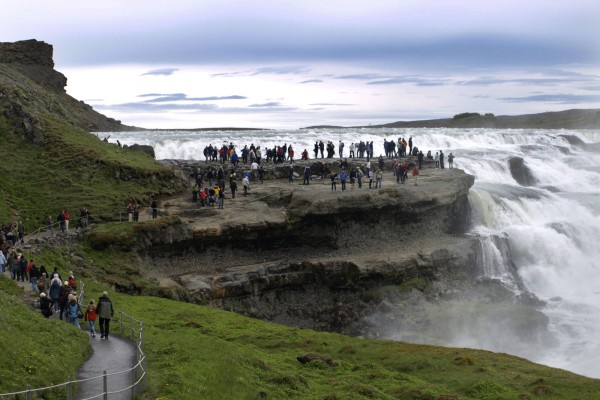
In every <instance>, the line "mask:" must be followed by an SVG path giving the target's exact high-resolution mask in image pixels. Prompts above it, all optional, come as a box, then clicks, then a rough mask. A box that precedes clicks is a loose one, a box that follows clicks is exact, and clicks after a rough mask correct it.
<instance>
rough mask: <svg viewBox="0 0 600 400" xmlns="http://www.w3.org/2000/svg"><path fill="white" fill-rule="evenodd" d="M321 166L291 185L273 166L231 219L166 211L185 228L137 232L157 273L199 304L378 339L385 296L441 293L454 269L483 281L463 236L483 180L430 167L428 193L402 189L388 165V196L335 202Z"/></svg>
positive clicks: (231, 211)
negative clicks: (373, 315) (427, 290)
mask: <svg viewBox="0 0 600 400" xmlns="http://www.w3.org/2000/svg"><path fill="white" fill-rule="evenodd" d="M169 164H170V165H171V166H173V163H172V162H171V163H169ZM315 164H316V163H313V167H314V172H315V175H314V176H313V180H312V181H311V184H310V185H302V184H301V183H300V181H297V182H296V183H295V184H287V178H286V179H279V178H277V176H279V174H280V171H279V167H274V166H270V167H269V168H268V170H267V171H266V176H269V177H270V179H268V180H265V182H264V183H263V184H262V185H261V184H259V183H258V182H252V183H251V190H250V196H249V197H247V198H244V197H243V196H242V197H240V195H239V194H238V195H237V196H236V199H235V200H233V199H229V198H228V199H227V201H226V206H225V209H224V210H218V209H216V208H212V207H209V208H206V207H205V208H202V207H197V206H193V205H192V204H191V203H190V202H189V200H188V199H187V197H186V198H185V199H181V200H178V199H172V200H170V201H169V202H167V203H165V204H164V205H163V209H164V213H166V214H169V215H173V216H177V218H178V222H177V225H178V226H177V227H176V229H175V228H174V227H173V226H170V225H169V224H163V225H162V226H161V225H160V224H158V223H157V222H151V223H150V224H148V226H147V227H146V228H143V229H142V230H143V233H142V230H140V231H138V232H137V233H136V237H137V240H136V242H137V251H138V254H139V255H140V257H142V259H143V262H144V265H145V268H146V269H145V271H146V273H147V274H148V276H149V277H151V278H156V279H157V280H158V281H159V282H161V284H164V285H165V286H169V287H172V286H173V285H175V286H177V287H179V288H182V289H184V290H185V291H186V292H187V293H188V294H189V298H190V299H192V301H195V302H198V303H202V304H213V305H216V306H219V307H223V308H226V309H230V310H234V311H237V312H241V313H244V314H247V315H251V316H254V317H258V318H262V319H265V320H271V321H277V322H282V323H286V324H289V325H294V326H302V327H310V328H316V329H321V330H332V331H338V332H345V333H351V334H362V333H361V332H363V330H364V329H366V328H365V327H364V324H362V322H361V321H362V319H363V317H364V316H365V315H367V314H368V313H370V312H371V311H373V310H374V309H375V308H376V305H377V304H380V303H381V302H382V301H383V296H382V295H381V293H379V292H378V291H379V290H380V289H381V288H385V287H389V286H390V285H391V286H398V287H400V286H402V287H404V286H403V285H405V286H406V287H411V285H412V284H415V282H425V283H424V286H429V285H432V283H433V282H435V281H436V280H437V279H438V277H439V276H441V275H440V273H439V271H442V270H447V269H456V270H458V269H459V268H460V269H461V270H462V271H464V273H465V274H472V273H473V271H474V268H475V265H476V260H477V254H478V251H479V248H478V244H477V241H476V240H474V239H473V238H467V237H464V236H463V235H462V234H463V233H464V232H465V230H466V229H467V225H466V224H467V221H468V220H469V210H470V208H469V203H468V199H467V195H468V192H469V188H470V187H471V185H472V184H473V177H472V176H469V175H467V174H465V173H464V172H463V171H461V170H456V169H454V170H439V169H433V168H427V169H425V170H423V171H422V175H421V183H420V184H419V185H418V186H414V185H412V184H410V185H409V184H405V185H401V184H396V183H395V180H394V178H393V176H392V173H391V172H390V171H389V165H385V168H384V169H385V171H386V172H385V173H384V187H383V188H382V189H371V190H369V189H368V184H364V188H363V189H362V190H359V189H358V188H355V189H350V185H349V184H348V186H349V189H348V190H347V191H346V192H339V191H338V192H332V191H331V189H330V185H329V181H328V180H324V181H321V180H319V179H318V177H319V175H318V171H320V170H321V168H322V167H323V166H325V167H326V168H328V167H329V166H328V165H318V166H317V165H315ZM351 167H352V165H351ZM194 168H195V167H194ZM194 168H192V169H191V170H188V171H186V172H183V173H182V174H183V175H186V176H189V175H191V174H192V172H193V171H194ZM285 168H287V169H289V166H286V167H285ZM296 168H299V169H303V165H302V163H300V165H298V166H296ZM143 224H145V223H141V224H139V225H143ZM150 225H152V226H150ZM136 230H138V229H136ZM411 282H412V283H411ZM415 285H417V286H419V284H415ZM442 286H443V285H442ZM419 287H420V286H419ZM444 290H445V289H439V290H438V289H436V290H435V292H443V291H444Z"/></svg>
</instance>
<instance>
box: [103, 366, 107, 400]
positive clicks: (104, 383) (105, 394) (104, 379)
mask: <svg viewBox="0 0 600 400" xmlns="http://www.w3.org/2000/svg"><path fill="white" fill-rule="evenodd" d="M103 386H104V397H103V399H104V400H108V377H107V376H106V371H104V377H103Z"/></svg>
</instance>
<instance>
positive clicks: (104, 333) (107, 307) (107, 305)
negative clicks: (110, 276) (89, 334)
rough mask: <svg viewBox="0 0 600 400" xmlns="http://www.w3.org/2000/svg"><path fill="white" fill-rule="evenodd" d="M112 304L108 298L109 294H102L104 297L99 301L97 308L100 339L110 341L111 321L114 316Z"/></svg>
mask: <svg viewBox="0 0 600 400" xmlns="http://www.w3.org/2000/svg"><path fill="white" fill-rule="evenodd" d="M114 313H115V310H114V309H113V305H112V302H111V301H110V299H109V298H108V293H107V292H104V293H102V297H100V299H99V300H98V305H97V306H96V315H97V316H98V317H99V319H100V339H108V334H109V333H110V320H111V318H112V316H113V315H114Z"/></svg>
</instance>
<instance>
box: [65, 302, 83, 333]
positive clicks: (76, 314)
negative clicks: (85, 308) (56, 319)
mask: <svg viewBox="0 0 600 400" xmlns="http://www.w3.org/2000/svg"><path fill="white" fill-rule="evenodd" d="M67 304H68V306H67V312H66V314H65V315H66V318H67V322H68V323H70V324H71V325H73V326H74V327H76V328H77V329H81V325H80V324H79V318H82V317H83V312H82V311H81V307H79V304H78V303H77V297H76V296H75V295H74V294H70V295H69V300H68V303H67Z"/></svg>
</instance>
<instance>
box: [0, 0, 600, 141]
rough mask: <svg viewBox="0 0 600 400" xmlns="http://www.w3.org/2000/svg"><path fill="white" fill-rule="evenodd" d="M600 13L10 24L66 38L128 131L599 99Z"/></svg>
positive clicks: (7, 26) (558, 7)
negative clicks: (132, 127)
mask: <svg viewBox="0 0 600 400" xmlns="http://www.w3.org/2000/svg"><path fill="white" fill-rule="evenodd" d="M598 15H600V2H598V1H597V0H578V1H577V2H570V1H566V0H556V1H552V2H546V1H544V2H543V1H541V0H530V1H527V2H521V1H517V0H502V1H500V0H490V1H487V2H484V3H481V2H475V1H473V0H457V1H454V2H447V1H442V0H420V1H411V0H407V1H402V2H399V1H393V0H373V1H371V2H368V3H363V2H359V1H354V0H344V1H342V0H333V1H330V2H323V1H317V0H306V1H304V2H301V3H297V2H289V1H273V0H249V1H245V2H239V1H237V0H223V1H220V2H218V3H216V2H213V1H208V0H180V1H177V2H175V3H165V2H159V1H156V0H150V1H149V2H148V1H146V2H143V3H142V2H140V1H139V0H133V1H130V2H126V3H123V2H121V1H118V0H105V1H102V2H96V3H89V2H84V3H72V2H67V1H65V0H59V1H58V2H47V1H43V0H30V1H27V2H22V1H20V0H6V4H4V7H3V10H2V14H1V15H0V24H2V26H3V28H4V30H3V38H2V40H3V41H19V40H26V39H30V38H35V39H37V40H42V41H44V42H46V43H49V44H51V45H53V46H54V62H55V68H56V70H58V71H60V72H62V73H63V74H64V75H65V76H67V78H68V85H67V88H66V90H67V92H68V93H69V94H70V95H72V96H73V97H75V98H77V99H80V100H83V101H85V102H86V103H88V104H90V105H91V106H93V107H94V109H96V110H98V111H100V112H102V113H103V114H105V115H107V116H109V117H111V118H114V119H117V120H120V121H123V123H124V124H126V125H133V126H138V127H144V128H146V127H152V128H153V129H162V128H167V127H170V128H176V129H192V128H197V127H213V126H244V127H246V126H265V125H269V126H270V127H271V128H273V129H278V128H300V127H303V126H308V125H312V124H314V121H318V123H319V124H322V125H337V126H367V125H369V124H371V125H379V124H383V123H388V122H392V121H416V120H431V119H440V118H446V117H447V116H448V115H455V114H458V113H461V112H478V113H481V114H485V113H493V114H495V115H520V114H532V113H540V112H545V111H561V110H564V109H572V108H585V109H590V108H599V107H600V72H599V71H600V42H599V41H597V40H593V38H598V37H600V24H599V23H598ZM23 16H27V23H26V24H24V23H23V22H22V21H23Z"/></svg>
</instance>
